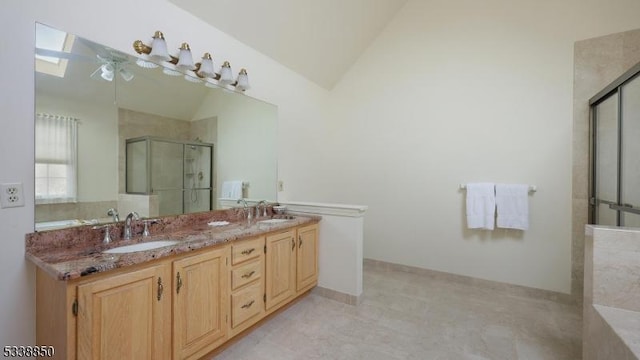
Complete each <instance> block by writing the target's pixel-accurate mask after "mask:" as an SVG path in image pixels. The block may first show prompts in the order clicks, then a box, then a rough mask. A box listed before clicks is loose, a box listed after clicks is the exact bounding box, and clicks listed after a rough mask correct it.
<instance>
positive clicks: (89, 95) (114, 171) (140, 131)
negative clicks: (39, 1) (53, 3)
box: [35, 24, 277, 230]
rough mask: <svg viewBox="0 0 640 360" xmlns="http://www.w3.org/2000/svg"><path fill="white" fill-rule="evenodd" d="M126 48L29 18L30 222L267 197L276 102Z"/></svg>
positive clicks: (273, 170) (105, 217)
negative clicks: (153, 62) (179, 71)
mask: <svg viewBox="0 0 640 360" xmlns="http://www.w3.org/2000/svg"><path fill="white" fill-rule="evenodd" d="M133 40H134V39H132V42H133ZM137 60H138V59H137V58H136V57H133V56H130V55H127V54H124V53H122V52H120V51H117V50H114V49H111V48H108V47H106V46H103V45H100V44H97V43H95V42H92V41H89V40H87V39H84V38H81V37H79V36H75V35H72V34H68V33H65V32H64V31H61V30H58V29H54V28H51V27H48V26H46V25H42V24H36V69H35V107H36V108H35V112H36V119H35V122H36V127H35V128H36V159H35V160H36V161H35V162H36V163H35V177H36V178H35V184H36V190H35V191H36V206H35V220H36V230H47V229H53V228H60V227H66V226H74V225H80V224H86V223H95V222H109V221H113V220H114V219H115V217H114V216H113V214H108V212H109V210H110V209H116V210H117V211H118V212H119V214H121V215H122V216H124V215H126V214H127V213H129V212H130V211H137V212H138V213H139V214H140V215H141V216H145V217H155V216H164V215H174V214H179V213H187V212H195V211H208V210H210V209H216V208H219V207H220V204H221V203H225V201H227V202H228V201H231V200H236V198H237V197H245V198H250V199H255V200H267V201H275V200H276V182H277V144H276V141H277V107H276V106H275V105H272V104H268V103H265V102H263V101H260V100H257V99H254V98H251V97H249V96H247V95H245V94H243V93H239V92H236V91H233V90H230V89H226V88H220V87H216V86H213V87H208V86H205V85H204V84H203V83H202V82H193V81H188V80H193V79H186V78H185V76H183V75H181V76H169V75H167V74H165V73H164V72H163V67H162V66H161V67H158V68H147V67H143V66H139V65H137V64H136V62H137ZM141 64H142V63H141ZM142 65H143V64H142ZM239 183H240V184H243V186H242V187H241V188H240V189H239V188H238V187H237V185H238V184H239ZM223 190H224V191H223ZM238 195H240V196H238ZM112 213H113V212H112Z"/></svg>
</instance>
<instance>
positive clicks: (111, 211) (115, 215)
mask: <svg viewBox="0 0 640 360" xmlns="http://www.w3.org/2000/svg"><path fill="white" fill-rule="evenodd" d="M107 215H109V216H111V217H113V222H118V221H120V215H119V214H118V209H114V208H111V209H109V210H107Z"/></svg>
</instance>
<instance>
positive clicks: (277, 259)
mask: <svg viewBox="0 0 640 360" xmlns="http://www.w3.org/2000/svg"><path fill="white" fill-rule="evenodd" d="M266 245H267V248H266V250H267V253H266V270H265V277H266V298H265V305H266V310H267V311H270V310H275V309H276V308H277V307H279V306H281V305H284V304H285V303H286V302H287V300H289V299H291V298H292V297H293V296H294V295H295V294H296V241H295V230H289V231H286V232H282V233H278V234H274V235H270V236H267V238H266Z"/></svg>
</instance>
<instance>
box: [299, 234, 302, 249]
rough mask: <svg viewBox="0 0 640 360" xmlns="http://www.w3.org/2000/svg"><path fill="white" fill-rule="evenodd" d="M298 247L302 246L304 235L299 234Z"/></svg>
mask: <svg viewBox="0 0 640 360" xmlns="http://www.w3.org/2000/svg"><path fill="white" fill-rule="evenodd" d="M298 247H302V235H298Z"/></svg>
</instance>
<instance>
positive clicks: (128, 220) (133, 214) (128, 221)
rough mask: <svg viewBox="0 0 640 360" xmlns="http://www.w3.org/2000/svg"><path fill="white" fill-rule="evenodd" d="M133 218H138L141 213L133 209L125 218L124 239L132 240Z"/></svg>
mask: <svg viewBox="0 0 640 360" xmlns="http://www.w3.org/2000/svg"><path fill="white" fill-rule="evenodd" d="M131 219H133V220H138V219H140V215H138V213H137V212H135V211H132V212H130V213H129V215H127V217H126V218H125V219H124V233H123V234H122V240H131Z"/></svg>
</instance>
